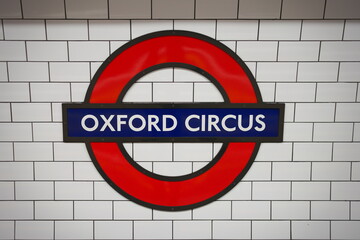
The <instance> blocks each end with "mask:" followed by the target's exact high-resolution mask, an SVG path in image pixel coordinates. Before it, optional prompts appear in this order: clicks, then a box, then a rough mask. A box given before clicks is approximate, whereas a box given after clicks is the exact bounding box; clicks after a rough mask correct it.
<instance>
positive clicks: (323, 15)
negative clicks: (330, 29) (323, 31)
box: [323, 0, 327, 19]
mask: <svg viewBox="0 0 360 240" xmlns="http://www.w3.org/2000/svg"><path fill="white" fill-rule="evenodd" d="M326 4H327V0H325V3H324V12H323V19H325V13H326Z"/></svg>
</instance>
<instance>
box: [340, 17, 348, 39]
mask: <svg viewBox="0 0 360 240" xmlns="http://www.w3.org/2000/svg"><path fill="white" fill-rule="evenodd" d="M346 23H347V20H346V19H345V20H344V26H343V31H342V36H341V40H342V41H344V36H345V28H346Z"/></svg>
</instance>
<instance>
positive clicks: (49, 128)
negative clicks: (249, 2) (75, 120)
mask: <svg viewBox="0 0 360 240" xmlns="http://www.w3.org/2000/svg"><path fill="white" fill-rule="evenodd" d="M24 2H26V3H25V5H26V6H25V7H24V6H23V7H24V9H25V10H26V12H25V13H26V14H25V15H26V16H24V17H28V18H31V16H33V14H34V12H33V11H35V10H36V11H37V9H35V8H31V7H30V6H29V5H28V3H27V1H25V0H23V3H24ZM40 2H44V4H48V3H47V2H46V3H45V1H40ZM54 2H56V3H55V5H54V6H55V7H54V8H58V10H59V12H58V13H60V14H61V13H62V12H63V8H62V7H59V6H60V5H58V3H59V2H63V1H54ZM70 2H71V3H70ZM72 4H73V1H70V0H67V1H66V8H67V9H68V12H67V13H70V12H71V11H69V10H74V9H75V8H74V6H73V5H72ZM89 4H90V3H89ZM104 4H105V5H107V4H106V1H104ZM105 5H104V6H105ZM41 9H42V8H40V9H38V10H39V11H40V12H41V11H42V10H41ZM51 9H53V8H51ZM75 10H76V9H75ZM75 10H74V11H75ZM58 13H55V12H49V13H45V12H42V13H41V14H43V15H44V16H45V15H46V16H49V18H48V19H46V20H39V19H34V20H15V19H9V20H3V21H2V22H0V23H1V24H0V39H1V41H0V81H1V82H0V122H1V123H0V141H1V142H0V153H1V154H0V181H1V182H0V200H1V201H0V219H1V221H0V239H53V238H55V239H211V238H212V239H290V238H292V239H330V238H331V239H358V236H359V235H360V233H359V229H360V225H359V221H358V220H360V205H359V201H360V192H359V191H358V189H360V184H359V180H360V164H359V162H360V158H359V156H360V144H359V141H360V115H359V114H360V112H359V109H360V107H359V101H360V94H359V91H360V85H359V78H360V70H359V69H360V64H359V62H360V55H359V51H358V49H359V46H360V45H359V42H358V40H359V39H360V34H359V33H360V30H359V29H360V27H359V26H360V22H359V20H345V21H343V20H303V21H302V20H200V21H192V20H175V21H172V20H151V21H148V20H131V21H129V20H102V19H104V18H102V19H99V20H89V21H88V20H85V19H84V18H82V19H79V20H49V19H50V18H57V17H59V15H58ZM71 16H75V15H74V14H73V13H71V14H70V15H68V17H71ZM71 18H73V17H71ZM74 18H75V17H74ZM105 18H106V17H105ZM169 29H182V30H190V31H196V32H199V33H202V34H205V35H208V36H211V37H213V38H216V39H218V40H222V41H223V43H224V44H225V45H227V46H229V47H230V48H232V49H233V50H234V51H235V50H236V52H237V54H238V55H239V56H240V57H241V58H242V59H243V60H245V61H247V65H248V66H249V68H250V69H251V70H252V72H253V73H254V74H255V75H256V79H257V81H258V82H259V87H260V91H261V93H262V95H263V98H264V100H266V101H269V102H273V101H277V102H285V103H286V110H285V111H286V113H285V115H286V117H285V128H284V142H283V143H264V144H262V145H261V147H260V150H259V153H258V155H257V157H256V159H255V162H254V164H253V166H252V167H251V168H250V170H249V172H248V174H247V175H246V176H245V178H244V179H243V181H242V182H240V183H239V184H238V185H236V186H235V187H234V188H233V189H232V190H231V191H230V192H229V193H227V194H226V195H225V196H223V197H221V198H220V199H219V200H218V201H215V202H213V203H211V204H209V205H206V206H204V207H201V208H197V209H194V210H188V211H184V212H163V211H156V210H151V209H148V208H145V207H142V206H139V205H137V204H135V203H132V202H130V201H128V200H127V199H126V198H124V197H123V196H121V195H119V194H118V193H117V192H116V191H115V190H113V189H112V188H111V187H110V186H109V185H108V184H107V183H106V182H105V181H104V180H103V178H102V177H101V176H100V174H99V173H98V172H97V170H96V169H95V168H94V166H93V164H92V163H91V161H90V157H89V155H88V153H87V151H86V148H85V146H84V144H81V143H63V142H62V124H61V121H62V118H61V103H62V102H71V101H73V102H81V101H83V98H84V94H85V92H86V90H87V87H88V84H89V82H90V78H91V76H92V75H93V74H94V73H95V71H96V70H97V68H98V67H99V66H100V64H101V62H102V61H104V60H105V59H106V57H107V56H108V55H109V54H110V53H111V52H112V51H114V50H115V49H116V48H117V47H119V46H121V45H122V44H124V43H125V42H126V41H128V40H129V39H133V38H135V37H138V36H140V35H142V34H145V33H148V32H152V31H159V30H169ZM139 82H140V83H136V84H134V85H133V87H132V88H130V90H129V92H128V94H127V96H126V97H125V99H124V101H127V102H136V101H137V102H151V101H155V102H156V101H158V102H193V101H222V98H221V96H220V95H219V93H218V92H217V90H216V89H215V88H214V86H213V85H212V84H211V83H209V81H208V80H207V79H205V78H204V77H203V76H201V75H198V74H195V73H193V72H189V71H185V70H184V69H178V68H175V69H172V68H169V69H162V70H159V71H156V72H154V73H151V74H148V75H146V76H145V77H144V78H142V79H141V80H139ZM210 91H211V94H209V92H210ZM126 148H127V151H129V154H130V155H132V156H134V159H135V160H136V161H138V163H139V164H141V166H144V167H145V168H147V169H150V170H152V171H154V172H156V173H160V174H164V175H171V174H173V175H182V174H187V173H190V172H193V171H196V170H197V169H199V168H201V167H203V166H205V165H206V164H207V163H208V162H209V161H211V159H212V158H213V156H214V155H216V152H217V151H218V149H219V146H218V145H214V144H212V143H202V144H187V143H176V144H172V143H165V144H154V143H147V144H143V143H137V144H133V145H132V144H128V145H127V147H126ZM154 149H155V151H154ZM156 149H157V150H156ZM172 162H175V163H172ZM353 220H354V221H353ZM356 220H357V221H356Z"/></svg>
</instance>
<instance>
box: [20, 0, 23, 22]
mask: <svg viewBox="0 0 360 240" xmlns="http://www.w3.org/2000/svg"><path fill="white" fill-rule="evenodd" d="M20 11H21V19H24V8H23V2H22V0H20Z"/></svg>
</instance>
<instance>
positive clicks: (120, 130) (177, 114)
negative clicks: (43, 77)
mask: <svg viewBox="0 0 360 240" xmlns="http://www.w3.org/2000/svg"><path fill="white" fill-rule="evenodd" d="M283 111H284V105H283V104H162V105H158V104H121V105H120V104H117V105H115V104H104V105H98V104H64V107H63V113H64V140H65V141H81V142H83V141H88V142H91V141H93V142H99V141H102V142H104V141H105V142H109V141H112V142H113V141H120V142H124V141H125V142H126V141H241V142H244V141H281V140H282V131H283V115H284V112H283Z"/></svg>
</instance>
